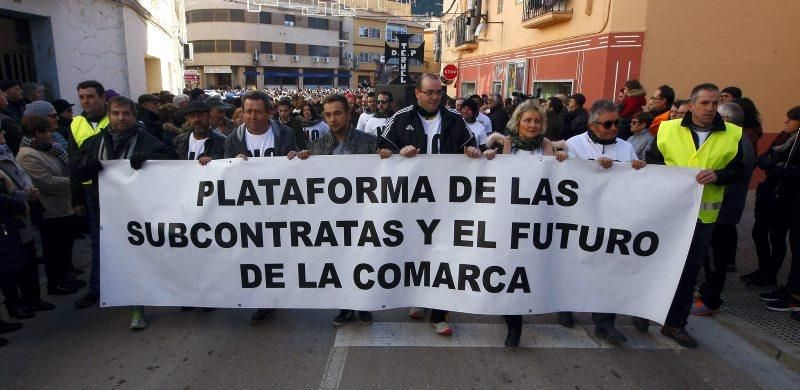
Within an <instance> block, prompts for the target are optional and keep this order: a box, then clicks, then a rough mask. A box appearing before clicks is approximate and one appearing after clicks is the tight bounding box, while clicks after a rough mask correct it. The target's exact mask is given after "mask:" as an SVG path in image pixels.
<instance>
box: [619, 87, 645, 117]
mask: <svg viewBox="0 0 800 390" xmlns="http://www.w3.org/2000/svg"><path fill="white" fill-rule="evenodd" d="M644 95H645V92H644V91H642V90H639V89H631V90H628V94H627V95H626V96H625V98H624V99H622V110H620V112H619V116H620V117H621V118H630V117H632V116H634V115H635V114H637V113H639V112H641V111H642V107H643V106H644V105H646V104H647V99H646V98H645V97H644Z"/></svg>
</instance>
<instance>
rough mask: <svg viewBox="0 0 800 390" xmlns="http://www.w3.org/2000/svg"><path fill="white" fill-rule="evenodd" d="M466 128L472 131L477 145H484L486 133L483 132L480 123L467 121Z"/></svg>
mask: <svg viewBox="0 0 800 390" xmlns="http://www.w3.org/2000/svg"><path fill="white" fill-rule="evenodd" d="M467 128H468V129H469V131H471V132H472V135H474V136H475V141H476V143H477V144H478V147H480V146H481V145H486V133H484V132H483V131H484V127H483V124H482V123H480V122H478V121H475V122H473V123H467Z"/></svg>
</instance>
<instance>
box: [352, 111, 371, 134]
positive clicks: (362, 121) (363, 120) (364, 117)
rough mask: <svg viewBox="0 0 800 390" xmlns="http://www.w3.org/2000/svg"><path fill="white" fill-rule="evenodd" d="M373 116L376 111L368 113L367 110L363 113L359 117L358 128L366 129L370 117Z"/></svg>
mask: <svg viewBox="0 0 800 390" xmlns="http://www.w3.org/2000/svg"><path fill="white" fill-rule="evenodd" d="M373 116H375V114H374V113H372V114H367V113H366V112H364V113H361V116H359V117H358V124H357V125H356V130H361V131H364V129H365V128H366V127H367V121H368V120H369V118H372V117H373Z"/></svg>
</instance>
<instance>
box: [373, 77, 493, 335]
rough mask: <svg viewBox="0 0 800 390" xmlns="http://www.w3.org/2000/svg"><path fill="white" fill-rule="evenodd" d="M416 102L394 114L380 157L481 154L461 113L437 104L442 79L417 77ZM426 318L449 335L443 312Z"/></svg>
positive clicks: (418, 311)
mask: <svg viewBox="0 0 800 390" xmlns="http://www.w3.org/2000/svg"><path fill="white" fill-rule="evenodd" d="M415 94H416V97H417V102H416V103H415V104H413V105H411V106H408V107H406V108H403V109H401V110H399V111H397V113H395V114H394V116H393V117H392V119H390V120H389V123H388V124H387V126H386V132H385V133H384V134H383V136H381V138H380V139H379V140H378V148H379V151H378V152H379V153H380V155H381V158H388V157H390V156H391V155H392V154H394V153H399V154H400V155H401V156H403V157H414V156H416V155H418V154H462V153H463V154H464V155H466V156H468V157H472V158H478V157H480V155H481V152H480V150H479V149H478V147H477V144H476V142H475V136H473V135H472V132H471V131H469V129H467V125H466V123H464V119H463V118H461V116H460V115H459V114H458V113H456V112H453V111H450V110H448V109H447V108H445V107H444V106H442V105H441V101H442V95H443V93H442V82H441V81H440V80H439V76H437V75H435V74H431V73H425V74H423V75H422V76H420V77H419V79H417V88H416V91H415ZM408 315H409V316H410V317H411V318H415V319H418V318H422V317H424V316H425V309H423V308H419V307H412V308H411V310H410V311H409V313H408ZM430 321H431V322H432V323H433V324H434V325H435V326H436V333H438V334H440V335H451V334H453V329H452V328H451V327H450V324H449V323H448V322H447V311H444V310H437V309H434V310H431V319H430Z"/></svg>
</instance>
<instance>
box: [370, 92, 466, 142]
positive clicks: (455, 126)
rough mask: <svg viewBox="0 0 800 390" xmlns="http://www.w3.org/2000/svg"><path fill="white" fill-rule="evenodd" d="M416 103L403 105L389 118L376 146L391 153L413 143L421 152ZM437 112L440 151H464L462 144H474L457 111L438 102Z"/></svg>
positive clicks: (422, 132) (422, 137) (421, 132)
mask: <svg viewBox="0 0 800 390" xmlns="http://www.w3.org/2000/svg"><path fill="white" fill-rule="evenodd" d="M419 110H420V107H419V106H417V105H416V104H413V105H411V106H408V107H406V108H403V109H401V110H399V111H397V113H395V114H394V116H392V118H391V119H389V123H388V124H387V125H386V132H385V133H383V136H381V138H380V139H379V140H378V148H379V149H388V150H391V151H392V153H399V152H400V149H402V148H404V147H406V146H408V145H414V146H415V147H416V148H417V149H419V150H420V153H422V154H425V153H427V150H428V142H427V140H426V138H425V128H424V127H423V125H422V119H420V117H419V113H418V112H419ZM439 115H440V116H441V147H442V149H441V150H440V151H439V152H440V154H460V153H464V148H466V147H468V146H472V147H475V148H477V147H478V145H477V143H476V141H475V136H473V135H472V132H471V131H469V129H468V128H467V124H466V123H465V122H464V118H462V117H461V115H459V114H458V113H457V112H455V111H451V110H449V109H447V108H445V107H444V106H439Z"/></svg>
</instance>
